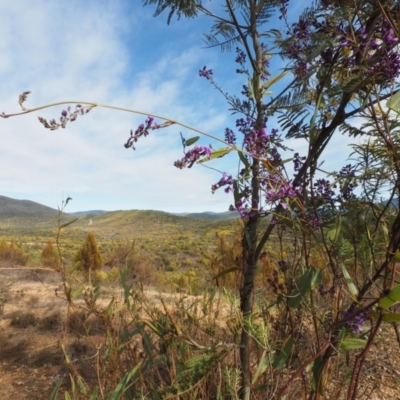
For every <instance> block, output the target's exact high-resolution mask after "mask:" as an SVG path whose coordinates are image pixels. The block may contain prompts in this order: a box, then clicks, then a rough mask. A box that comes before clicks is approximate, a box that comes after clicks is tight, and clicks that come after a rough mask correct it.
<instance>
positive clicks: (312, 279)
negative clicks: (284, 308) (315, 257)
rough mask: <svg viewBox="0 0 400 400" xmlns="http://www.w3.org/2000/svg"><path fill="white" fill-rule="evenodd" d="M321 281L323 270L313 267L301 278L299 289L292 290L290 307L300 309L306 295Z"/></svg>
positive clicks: (289, 301)
mask: <svg viewBox="0 0 400 400" xmlns="http://www.w3.org/2000/svg"><path fill="white" fill-rule="evenodd" d="M321 280H322V270H320V269H318V268H315V267H313V266H311V267H310V268H309V269H308V270H307V271H306V272H305V273H304V274H303V276H302V277H301V278H300V280H299V283H298V284H297V287H296V288H294V289H293V290H292V293H291V294H290V298H289V300H288V304H289V307H292V308H298V307H299V305H300V303H301V300H302V298H303V297H304V295H305V294H306V293H307V292H308V291H310V290H311V289H312V288H313V287H314V286H315V285H318V284H319V283H321Z"/></svg>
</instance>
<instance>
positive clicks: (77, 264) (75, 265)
mask: <svg viewBox="0 0 400 400" xmlns="http://www.w3.org/2000/svg"><path fill="white" fill-rule="evenodd" d="M80 265H81V261H77V262H76V263H75V264H74V265H72V267H70V268H69V269H68V271H67V272H68V274H73V273H74V272H75V271H76V270H77V269H78V268H79V266H80Z"/></svg>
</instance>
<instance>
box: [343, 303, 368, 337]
mask: <svg viewBox="0 0 400 400" xmlns="http://www.w3.org/2000/svg"><path fill="white" fill-rule="evenodd" d="M342 318H343V319H347V318H349V319H348V321H347V322H346V327H347V328H349V329H351V330H352V331H353V332H354V333H360V332H362V327H363V325H364V324H365V322H366V320H367V315H366V314H365V312H363V311H361V312H358V313H357V309H355V308H354V307H353V306H351V307H350V308H349V309H348V310H347V311H342Z"/></svg>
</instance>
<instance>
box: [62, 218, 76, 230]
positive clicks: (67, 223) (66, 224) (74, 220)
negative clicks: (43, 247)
mask: <svg viewBox="0 0 400 400" xmlns="http://www.w3.org/2000/svg"><path fill="white" fill-rule="evenodd" d="M78 219H79V218H74V219H71V221H68V222H66V223H65V224H62V225H61V226H60V229H63V228H65V227H67V226H69V225H71V224H73V223H74V222H76V221H78Z"/></svg>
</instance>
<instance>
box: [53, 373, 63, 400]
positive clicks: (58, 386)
mask: <svg viewBox="0 0 400 400" xmlns="http://www.w3.org/2000/svg"><path fill="white" fill-rule="evenodd" d="M62 383H63V379H62V378H61V379H59V380H58V381H57V383H56V386H55V387H54V389H53V391H52V392H51V395H50V400H56V399H57V394H58V391H59V390H60V386H61V385H62Z"/></svg>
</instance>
